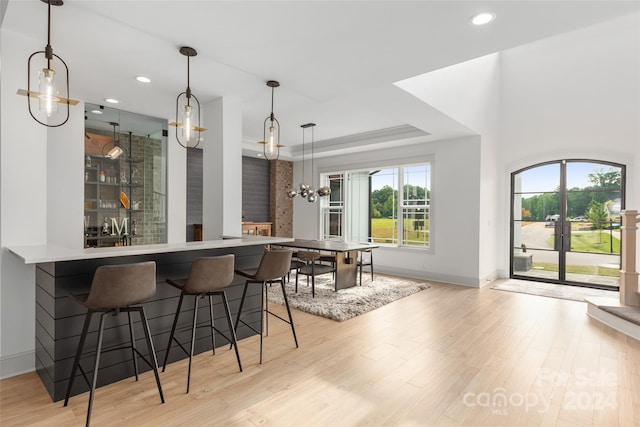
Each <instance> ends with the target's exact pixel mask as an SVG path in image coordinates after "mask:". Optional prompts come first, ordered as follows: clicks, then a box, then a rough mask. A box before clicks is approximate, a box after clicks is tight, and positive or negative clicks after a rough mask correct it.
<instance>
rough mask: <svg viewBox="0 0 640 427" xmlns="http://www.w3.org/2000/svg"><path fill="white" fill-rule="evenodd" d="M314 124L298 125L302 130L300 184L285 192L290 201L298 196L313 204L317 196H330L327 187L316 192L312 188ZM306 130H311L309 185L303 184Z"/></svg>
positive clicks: (329, 190)
mask: <svg viewBox="0 0 640 427" xmlns="http://www.w3.org/2000/svg"><path fill="white" fill-rule="evenodd" d="M315 126H316V124H315V123H307V124H304V125H300V127H301V128H302V183H300V185H299V186H298V190H296V189H294V188H292V189H291V190H289V191H287V196H289V198H290V199H293V198H294V197H296V196H297V195H298V194H299V195H300V197H302V198H306V199H307V201H308V202H309V203H314V202H315V201H317V200H318V196H320V197H324V196H328V195H329V194H331V189H330V188H329V187H327V186H324V187H322V188H320V189H318V190H316V189H315V188H314V186H313V181H314V179H313V176H314V172H313V154H314V152H313V151H314V149H313V143H314V128H315ZM307 128H311V181H310V182H311V184H305V182H304V179H305V171H304V140H305V138H304V137H305V131H306V129H307Z"/></svg>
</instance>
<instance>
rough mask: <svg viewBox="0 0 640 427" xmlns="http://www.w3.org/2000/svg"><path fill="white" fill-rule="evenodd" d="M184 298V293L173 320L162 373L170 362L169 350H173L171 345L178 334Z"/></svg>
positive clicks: (181, 295) (181, 293)
mask: <svg viewBox="0 0 640 427" xmlns="http://www.w3.org/2000/svg"><path fill="white" fill-rule="evenodd" d="M183 298H184V292H180V299H179V300H178V308H177V310H176V315H175V317H174V318H173V326H172V327H171V334H170V335H169V344H167V352H166V353H165V355H164V363H163V364H162V372H164V370H165V369H166V368H167V360H169V350H171V344H173V339H174V335H175V333H176V325H177V324H178V316H180V309H181V308H182V299H183Z"/></svg>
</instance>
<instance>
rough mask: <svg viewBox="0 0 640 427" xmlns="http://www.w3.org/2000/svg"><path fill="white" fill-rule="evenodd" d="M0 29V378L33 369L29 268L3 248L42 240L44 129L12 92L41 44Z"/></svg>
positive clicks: (23, 78) (31, 274) (24, 82)
mask: <svg viewBox="0 0 640 427" xmlns="http://www.w3.org/2000/svg"><path fill="white" fill-rule="evenodd" d="M0 34H1V37H0V56H1V58H2V70H1V73H2V79H1V80H0V92H1V93H2V97H1V100H0V102H1V103H2V116H1V117H0V152H1V161H2V165H1V170H0V173H1V175H2V180H1V185H2V188H1V190H0V197H1V205H0V209H1V210H2V214H1V223H0V228H1V230H2V232H1V234H0V237H1V242H0V246H1V247H2V252H1V253H0V263H1V264H2V268H1V276H0V318H1V319H2V320H1V327H2V330H1V331H0V332H1V338H0V341H1V342H2V347H1V349H0V350H1V353H0V375H1V376H2V377H5V376H7V375H9V374H15V373H20V372H25V371H30V370H33V368H34V360H35V359H34V355H33V350H34V347H35V340H34V337H35V315H34V310H35V308H34V306H35V287H34V282H35V271H34V268H33V267H25V265H24V264H23V263H22V262H21V261H20V260H19V259H18V258H16V257H15V256H13V255H11V254H9V253H8V252H7V251H6V249H4V247H6V246H8V245H34V244H42V243H45V242H46V238H47V128H46V127H44V126H41V125H38V124H37V123H35V122H34V121H33V119H32V118H31V116H30V115H29V112H28V110H27V99H26V98H25V97H24V96H20V95H17V94H16V91H17V89H18V88H23V89H26V85H27V80H26V74H27V72H26V67H27V63H26V61H27V57H28V55H25V52H32V51H36V50H40V49H42V46H41V43H40V42H37V41H34V40H31V39H26V38H23V37H20V36H17V35H15V34H13V33H9V32H7V31H4V30H2V31H0ZM80 203H81V202H80Z"/></svg>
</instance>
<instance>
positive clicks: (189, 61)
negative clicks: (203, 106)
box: [187, 55, 191, 106]
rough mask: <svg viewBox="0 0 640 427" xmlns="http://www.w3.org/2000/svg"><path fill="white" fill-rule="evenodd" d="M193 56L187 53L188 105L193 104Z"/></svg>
mask: <svg viewBox="0 0 640 427" xmlns="http://www.w3.org/2000/svg"><path fill="white" fill-rule="evenodd" d="M190 76H191V57H190V56H188V55H187V106H190V105H191V104H190V103H191V77H190Z"/></svg>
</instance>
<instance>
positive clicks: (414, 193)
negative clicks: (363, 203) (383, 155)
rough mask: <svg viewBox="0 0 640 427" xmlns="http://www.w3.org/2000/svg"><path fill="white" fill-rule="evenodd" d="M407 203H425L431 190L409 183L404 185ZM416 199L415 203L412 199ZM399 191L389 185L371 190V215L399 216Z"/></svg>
mask: <svg viewBox="0 0 640 427" xmlns="http://www.w3.org/2000/svg"><path fill="white" fill-rule="evenodd" d="M404 194H405V203H407V202H408V203H407V204H415V205H424V204H425V200H426V199H428V198H429V196H430V194H429V190H427V189H425V188H424V187H420V186H414V185H410V184H407V185H405V186H404ZM412 200H413V201H414V202H413V203H412V202H411V201H412ZM397 212H398V191H397V190H394V189H393V188H391V187H390V186H388V185H385V186H384V187H382V188H380V189H378V190H374V191H372V192H371V217H372V218H388V217H395V216H397Z"/></svg>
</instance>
